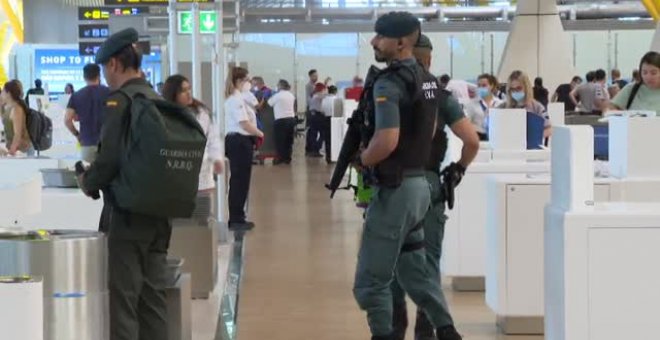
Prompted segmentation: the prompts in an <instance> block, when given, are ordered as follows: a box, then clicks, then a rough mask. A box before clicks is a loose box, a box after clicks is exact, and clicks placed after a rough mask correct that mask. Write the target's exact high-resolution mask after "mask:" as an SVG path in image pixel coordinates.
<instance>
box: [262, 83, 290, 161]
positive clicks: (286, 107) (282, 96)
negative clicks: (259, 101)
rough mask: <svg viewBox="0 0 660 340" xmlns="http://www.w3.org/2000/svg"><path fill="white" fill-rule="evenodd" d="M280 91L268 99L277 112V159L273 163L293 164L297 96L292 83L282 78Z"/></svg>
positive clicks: (278, 86) (279, 86)
mask: <svg viewBox="0 0 660 340" xmlns="http://www.w3.org/2000/svg"><path fill="white" fill-rule="evenodd" d="M277 88H278V90H279V91H278V92H277V93H276V94H275V95H273V96H272V97H270V98H269V99H268V105H270V106H272V107H273V112H274V114H275V123H274V130H275V148H276V149H277V159H275V161H273V164H275V165H277V164H291V153H292V150H293V138H294V133H295V129H296V110H295V107H296V97H295V96H294V95H293V93H291V85H290V84H289V82H288V81H286V80H284V79H281V80H280V81H279V82H278V83H277Z"/></svg>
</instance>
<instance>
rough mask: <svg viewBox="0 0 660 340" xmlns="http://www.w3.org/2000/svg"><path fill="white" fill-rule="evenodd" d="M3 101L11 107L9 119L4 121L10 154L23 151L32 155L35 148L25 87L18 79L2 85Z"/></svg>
mask: <svg viewBox="0 0 660 340" xmlns="http://www.w3.org/2000/svg"><path fill="white" fill-rule="evenodd" d="M1 95H2V102H4V103H5V105H6V106H7V108H8V109H9V119H7V120H5V121H4V124H5V133H6V136H5V137H6V139H7V145H8V147H9V154H10V155H12V156H14V155H16V153H17V152H19V151H20V152H23V153H26V154H28V156H32V155H33V154H34V148H33V147H32V142H31V141H30V135H29V134H28V130H27V114H28V107H27V105H26V104H25V101H24V100H23V87H22V85H21V83H20V82H18V81H17V80H12V81H9V82H7V83H6V84H5V86H3V87H2V94H1Z"/></svg>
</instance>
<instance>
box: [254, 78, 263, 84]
mask: <svg viewBox="0 0 660 340" xmlns="http://www.w3.org/2000/svg"><path fill="white" fill-rule="evenodd" d="M252 80H253V81H255V82H257V83H258V84H263V83H264V78H263V77H260V76H256V77H252Z"/></svg>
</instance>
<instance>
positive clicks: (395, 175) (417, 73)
mask: <svg viewBox="0 0 660 340" xmlns="http://www.w3.org/2000/svg"><path fill="white" fill-rule="evenodd" d="M388 74H391V76H390V77H391V79H392V80H393V81H394V82H395V83H398V84H400V85H401V86H400V87H401V88H404V89H406V92H407V94H406V96H404V100H402V101H401V102H400V103H399V116H400V118H399V119H400V124H399V131H400V132H399V143H398V145H397V147H396V149H395V150H394V152H392V154H391V155H390V156H389V157H388V158H386V159H385V160H384V161H382V162H381V163H380V164H378V165H377V166H376V168H375V175H376V178H377V180H378V184H379V185H380V186H384V187H397V186H399V185H400V184H401V182H402V181H403V176H404V172H406V171H410V170H413V171H415V170H423V169H424V168H425V167H426V164H427V162H428V160H429V155H430V151H431V140H432V139H433V127H434V124H435V120H436V117H437V111H438V103H439V96H440V94H439V91H440V85H439V83H438V80H437V79H436V77H435V76H433V75H432V74H431V73H429V72H428V71H426V70H425V69H424V68H423V67H422V66H421V65H419V64H415V65H414V66H408V65H404V64H402V63H398V62H395V63H393V64H391V65H390V66H389V67H387V68H386V69H384V70H382V71H381V73H380V74H379V75H378V77H379V78H380V77H383V76H385V75H388ZM370 97H371V100H373V95H370ZM374 111H375V110H370V111H369V112H368V114H367V119H366V121H367V126H369V125H372V126H373V125H374V123H373V122H375V112H374Z"/></svg>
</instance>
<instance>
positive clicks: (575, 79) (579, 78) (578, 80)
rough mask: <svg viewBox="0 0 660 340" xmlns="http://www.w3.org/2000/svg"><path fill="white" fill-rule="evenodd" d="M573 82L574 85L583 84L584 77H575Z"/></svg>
mask: <svg viewBox="0 0 660 340" xmlns="http://www.w3.org/2000/svg"><path fill="white" fill-rule="evenodd" d="M571 81H572V82H574V83H581V82H582V77H580V76H575V77H573V79H572V80H571Z"/></svg>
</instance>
